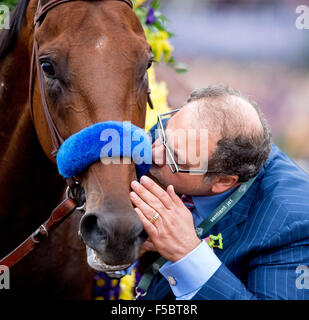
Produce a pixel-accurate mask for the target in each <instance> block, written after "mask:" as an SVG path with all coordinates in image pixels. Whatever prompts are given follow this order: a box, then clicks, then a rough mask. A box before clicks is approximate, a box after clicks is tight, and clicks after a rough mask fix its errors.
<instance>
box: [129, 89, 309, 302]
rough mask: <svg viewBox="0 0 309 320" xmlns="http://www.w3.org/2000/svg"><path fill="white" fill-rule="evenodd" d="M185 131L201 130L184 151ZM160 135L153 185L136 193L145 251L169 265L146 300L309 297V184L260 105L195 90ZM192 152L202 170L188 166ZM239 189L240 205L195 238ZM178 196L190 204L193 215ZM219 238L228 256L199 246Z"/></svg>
mask: <svg viewBox="0 0 309 320" xmlns="http://www.w3.org/2000/svg"><path fill="white" fill-rule="evenodd" d="M161 123H162V122H161ZM159 127H160V126H158V129H160V128H159ZM179 129H182V130H185V131H186V132H189V130H193V129H194V130H196V131H197V135H196V138H194V137H193V135H191V137H189V135H188V137H187V141H184V142H182V143H181V142H180V141H178V140H179V139H178V140H177V139H176V138H175V137H174V135H175V132H177V131H179ZM203 129H204V130H205V129H207V130H208V133H209V135H208V143H207V140H203V138H202V134H201V132H202V131H203ZM158 132H159V135H160V136H162V137H163V138H162V139H159V138H158V139H156V140H155V141H154V143H153V155H154V156H153V162H154V164H153V166H152V168H151V170H150V172H149V177H145V176H144V177H142V179H141V181H140V183H138V182H136V181H134V182H132V190H133V191H132V192H131V200H132V202H133V204H134V205H135V207H136V209H135V210H136V212H137V214H138V216H139V218H140V220H141V222H142V223H143V225H144V228H145V230H146V232H147V233H148V235H149V240H148V241H146V242H145V245H144V247H143V250H144V251H158V252H159V253H160V255H161V256H162V257H164V258H165V259H166V260H168V262H166V263H165V264H164V265H163V266H161V268H160V270H159V273H158V274H157V275H155V277H154V278H153V280H152V282H151V285H150V287H149V289H148V290H147V294H146V296H145V297H144V299H164V298H171V299H173V298H175V297H176V299H211V300H213V299H220V300H221V299H229V300H241V299H309V290H308V288H309V283H308V282H309V274H308V273H309V177H308V176H307V175H306V174H305V173H304V172H303V171H302V170H301V169H300V168H298V167H297V166H296V165H295V164H294V163H293V162H292V161H291V160H290V159H289V158H288V157H287V156H286V155H285V154H284V153H283V152H281V151H280V150H279V149H278V147H277V146H275V145H274V144H273V145H272V144H271V134H270V131H269V129H268V126H267V123H266V121H265V119H264V117H263V115H262V113H261V111H260V110H259V108H258V107H257V105H256V104H255V103H254V102H251V101H250V100H249V99H247V98H245V97H243V96H242V95H241V94H240V93H239V92H237V91H235V90H233V89H231V88H228V87H224V86H220V85H216V86H209V87H208V88H206V89H200V90H196V91H194V92H193V93H192V94H191V95H190V97H189V99H188V101H187V104H186V105H185V106H183V107H182V108H181V109H180V110H179V111H177V112H173V113H171V118H170V119H169V120H168V121H167V122H166V124H165V128H163V129H162V130H159V131H158ZM169 142H174V143H173V145H170V144H169ZM192 145H195V146H196V154H197V156H200V162H199V163H198V164H196V163H190V161H189V160H188V158H189V157H188V152H187V150H189V149H190V146H192ZM205 149H206V150H208V156H207V157H206V158H203V156H204V155H203V152H202V151H203V150H204V151H205ZM166 156H167V158H166ZM204 157H205V156H204ZM197 158H198V157H197ZM180 159H181V160H182V165H181V164H179V161H180ZM177 162H178V163H177ZM207 162H208V171H207V172H205V164H206V165H207ZM203 170H204V171H203ZM192 171H196V172H204V174H202V175H201V174H192ZM254 177H255V180H253V179H254ZM251 179H252V180H251ZM248 181H249V182H250V183H252V185H251V186H250V185H248ZM247 185H248V190H245V188H244V186H247ZM242 186H243V188H242V189H240V188H241V187H242ZM165 190H166V191H165ZM237 190H238V191H239V192H240V193H241V192H243V195H242V197H241V198H240V199H239V200H238V202H237V203H236V204H235V205H234V206H233V207H232V208H231V209H230V210H228V209H227V213H226V214H225V215H224V216H223V217H222V218H221V219H220V220H219V221H216V223H212V225H211V229H209V230H208V231H207V233H206V234H202V235H200V236H199V237H198V236H197V233H196V231H195V229H194V227H196V226H197V225H199V224H200V223H201V222H202V221H203V220H204V219H207V217H209V215H210V214H212V213H213V212H214V210H215V209H216V208H218V206H219V207H220V204H222V202H223V203H224V201H228V202H226V205H223V206H224V207H225V208H224V209H226V207H228V206H229V203H230V202H229V201H230V200H229V197H231V198H232V197H233V195H234V194H235V193H236V192H238V191H237ZM181 194H185V195H186V196H191V199H192V202H193V203H192V205H191V209H190V210H191V211H190V210H189V209H188V208H187V207H186V206H185V204H184V202H183V201H181V199H180V198H179V197H178V195H181ZM187 202H188V201H187ZM222 212H223V211H222ZM214 220H215V219H214ZM209 221H210V220H209ZM217 234H221V235H222V238H223V249H219V248H216V247H214V248H213V250H212V249H211V248H210V246H209V245H208V243H209V242H206V241H205V240H203V239H204V238H207V237H208V240H209V235H214V236H216V235H217Z"/></svg>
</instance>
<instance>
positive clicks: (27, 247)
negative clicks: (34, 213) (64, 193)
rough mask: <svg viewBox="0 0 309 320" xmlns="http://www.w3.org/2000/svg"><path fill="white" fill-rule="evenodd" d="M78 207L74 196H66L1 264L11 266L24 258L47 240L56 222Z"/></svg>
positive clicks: (0, 261)
mask: <svg viewBox="0 0 309 320" xmlns="http://www.w3.org/2000/svg"><path fill="white" fill-rule="evenodd" d="M76 207H77V204H76V202H75V201H74V200H73V199H72V198H66V199H65V200H64V201H62V202H61V203H60V204H59V205H58V207H57V208H56V209H54V211H53V212H52V214H51V215H50V217H49V219H48V220H47V221H45V222H44V223H43V224H42V225H41V226H40V227H39V228H38V229H37V230H36V231H34V232H33V233H32V234H31V236H29V237H28V238H27V239H26V240H25V241H24V242H23V243H22V244H21V245H19V246H18V247H17V248H16V249H15V250H13V251H12V252H10V253H9V254H8V255H7V256H6V257H4V258H3V259H2V260H0V265H5V266H7V267H8V268H11V267H12V266H13V265H14V264H16V263H17V262H19V261H20V260H21V259H22V258H24V257H25V256H26V255H27V254H28V253H29V252H30V251H32V250H33V249H34V248H35V247H36V245H37V244H39V243H40V242H41V241H43V240H45V239H46V238H47V236H48V232H49V230H50V229H51V228H52V227H53V226H54V225H56V224H58V223H60V222H61V221H63V220H64V219H65V218H67V217H68V216H69V215H70V214H71V213H72V212H73V211H74V210H75V209H76Z"/></svg>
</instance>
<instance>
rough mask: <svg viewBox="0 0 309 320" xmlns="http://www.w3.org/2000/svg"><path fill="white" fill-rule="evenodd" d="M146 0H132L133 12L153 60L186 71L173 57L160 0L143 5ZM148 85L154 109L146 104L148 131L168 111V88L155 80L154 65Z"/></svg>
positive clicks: (169, 35)
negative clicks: (141, 27) (143, 33)
mask: <svg viewBox="0 0 309 320" xmlns="http://www.w3.org/2000/svg"><path fill="white" fill-rule="evenodd" d="M145 2H147V3H148V2H149V1H146V0H133V4H134V12H135V14H136V15H137V16H138V18H139V20H140V22H141V24H142V26H143V28H144V31H145V35H146V39H147V41H148V42H149V44H150V45H151V48H152V52H153V55H154V60H155V62H158V63H159V62H164V63H167V64H168V65H169V66H171V67H172V68H173V69H174V70H175V71H176V72H178V73H183V72H186V71H187V69H186V66H185V65H184V64H182V63H179V62H176V60H175V58H174V57H173V50H174V48H173V46H172V45H171V44H170V42H169V39H170V37H172V36H173V34H172V33H171V32H169V31H167V30H166V27H165V25H166V22H167V21H168V19H167V18H166V17H165V16H164V15H163V14H162V13H161V12H160V1H159V0H154V1H152V2H151V3H150V5H149V6H146V5H145V6H144V4H145ZM148 78H149V86H150V89H151V93H152V94H151V98H152V101H153V105H154V109H150V107H149V106H147V111H146V124H145V130H146V131H148V130H149V129H150V128H151V127H152V126H153V125H155V124H156V123H157V116H158V115H159V114H162V113H164V112H167V111H168V103H167V96H168V89H167V86H166V83H165V82H157V80H156V74H155V66H154V65H153V66H152V67H151V68H150V69H149V70H148Z"/></svg>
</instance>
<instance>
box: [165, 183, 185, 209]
mask: <svg viewBox="0 0 309 320" xmlns="http://www.w3.org/2000/svg"><path fill="white" fill-rule="evenodd" d="M166 191H167V193H168V195H169V196H170V198H171V200H172V201H173V202H174V203H175V205H176V206H177V207H180V208H181V207H186V206H185V205H184V203H183V202H182V201H181V199H180V198H179V197H178V195H177V194H176V192H175V189H174V186H173V185H169V186H168V187H167V189H166Z"/></svg>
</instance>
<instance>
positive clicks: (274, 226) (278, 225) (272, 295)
mask: <svg viewBox="0 0 309 320" xmlns="http://www.w3.org/2000/svg"><path fill="white" fill-rule="evenodd" d="M219 232H221V233H222V236H223V240H224V249H223V250H219V249H215V253H216V254H217V256H218V257H219V259H220V260H221V261H222V265H221V266H220V268H219V269H218V270H217V271H216V272H215V274H214V275H213V276H212V277H211V278H210V279H209V280H208V281H207V282H206V283H205V284H204V285H203V287H202V288H201V289H200V290H199V291H198V292H197V294H196V295H195V296H194V297H193V299H198V300H204V299H207V300H226V299H228V300H243V299H245V300H247V299H306V300H309V288H308V286H309V284H308V285H307V288H308V289H305V288H303V289H298V288H297V286H296V279H297V278H298V277H299V276H300V274H298V273H296V268H297V267H298V266H307V267H309V177H308V175H307V174H306V173H305V172H304V171H302V170H301V169H300V168H299V167H298V166H297V165H296V164H295V163H294V162H293V161H292V160H291V159H289V157H288V156H287V155H286V154H284V153H283V152H282V151H280V149H279V148H278V147H277V146H275V145H273V146H272V151H271V154H270V156H269V158H268V160H267V162H266V163H265V165H264V166H263V168H262V169H261V171H260V172H259V174H258V177H257V179H256V180H255V182H254V184H253V185H252V186H251V187H250V189H249V190H248V191H247V193H246V194H245V195H244V196H243V198H242V199H241V200H240V201H239V202H238V203H237V204H236V205H235V206H234V207H233V208H232V209H231V210H230V211H229V213H228V214H227V215H226V216H225V217H224V218H222V219H221V220H220V221H219V222H218V223H217V224H216V225H215V226H214V227H213V228H212V229H211V230H210V231H209V233H208V234H217V233H219ZM203 236H207V235H203ZM308 270H309V269H308ZM304 280H305V281H309V275H307V278H306V277H304V279H303V281H304ZM173 298H175V297H174V296H173V294H172V291H171V290H170V286H169V283H168V282H167V280H166V279H165V278H163V277H162V276H161V275H157V276H156V277H155V278H154V279H153V281H152V284H151V287H150V288H149V290H148V293H147V295H146V296H145V299H156V300H159V299H173Z"/></svg>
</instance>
